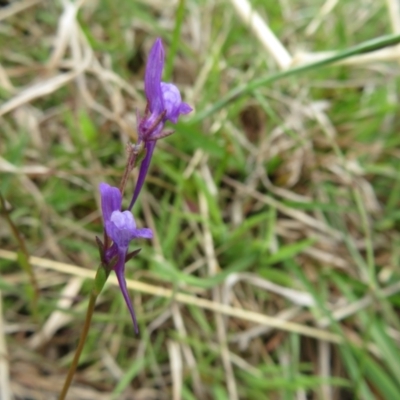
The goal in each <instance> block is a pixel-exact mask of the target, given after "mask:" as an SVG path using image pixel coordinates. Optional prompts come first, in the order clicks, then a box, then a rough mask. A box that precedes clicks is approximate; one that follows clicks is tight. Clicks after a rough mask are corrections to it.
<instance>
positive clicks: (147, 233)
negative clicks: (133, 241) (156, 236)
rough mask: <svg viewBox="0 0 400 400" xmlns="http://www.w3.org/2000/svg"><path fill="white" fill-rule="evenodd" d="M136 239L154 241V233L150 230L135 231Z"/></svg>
mask: <svg viewBox="0 0 400 400" xmlns="http://www.w3.org/2000/svg"><path fill="white" fill-rule="evenodd" d="M135 238H143V239H152V238H153V231H152V230H151V229H150V228H139V229H136V231H135Z"/></svg>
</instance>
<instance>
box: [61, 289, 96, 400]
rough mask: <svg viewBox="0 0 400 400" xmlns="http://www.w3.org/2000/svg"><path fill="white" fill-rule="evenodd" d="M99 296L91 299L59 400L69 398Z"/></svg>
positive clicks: (92, 296) (91, 295) (93, 295)
mask: <svg viewBox="0 0 400 400" xmlns="http://www.w3.org/2000/svg"><path fill="white" fill-rule="evenodd" d="M96 300H97V295H96V294H95V293H94V292H92V293H91V294H90V298H89V305H88V308H87V311H86V318H85V323H84V325H83V329H82V332H81V337H80V338H79V343H78V347H77V348H76V351H75V355H74V359H73V360H72V364H71V366H70V367H69V371H68V375H67V377H66V378H65V382H64V386H63V388H62V391H61V394H60V396H59V397H58V400H64V399H65V398H66V396H67V393H68V389H69V387H70V385H71V382H72V379H73V377H74V375H75V372H76V368H77V366H78V362H79V358H80V356H81V354H82V350H83V347H84V346H85V342H86V338H87V335H88V333H89V328H90V323H91V321H92V317H93V312H94V307H95V305H96Z"/></svg>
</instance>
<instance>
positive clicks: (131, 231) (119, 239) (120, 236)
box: [106, 210, 136, 248]
mask: <svg viewBox="0 0 400 400" xmlns="http://www.w3.org/2000/svg"><path fill="white" fill-rule="evenodd" d="M106 231H107V234H108V235H109V236H110V238H111V239H112V240H113V241H114V242H115V243H116V244H117V246H118V248H128V246H129V243H130V241H131V240H132V239H133V238H135V237H136V223H135V219H134V218H133V215H132V213H131V212H130V211H123V212H121V211H118V210H117V211H114V212H113V213H112V214H111V218H110V220H109V221H107V222H106Z"/></svg>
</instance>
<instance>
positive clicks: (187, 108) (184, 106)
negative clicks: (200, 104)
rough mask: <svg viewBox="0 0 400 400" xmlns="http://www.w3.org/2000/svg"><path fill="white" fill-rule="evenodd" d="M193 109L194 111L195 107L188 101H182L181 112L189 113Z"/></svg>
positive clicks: (183, 113)
mask: <svg viewBox="0 0 400 400" xmlns="http://www.w3.org/2000/svg"><path fill="white" fill-rule="evenodd" d="M191 111H193V108H192V107H190V106H189V104H188V103H184V102H182V103H181V106H180V107H179V113H180V114H182V115H185V114H189V113H190V112H191Z"/></svg>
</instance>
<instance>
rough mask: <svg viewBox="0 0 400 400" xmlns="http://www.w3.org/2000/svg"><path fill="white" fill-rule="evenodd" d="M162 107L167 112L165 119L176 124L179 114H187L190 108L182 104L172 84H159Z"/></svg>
mask: <svg viewBox="0 0 400 400" xmlns="http://www.w3.org/2000/svg"><path fill="white" fill-rule="evenodd" d="M161 90H162V94H163V99H164V107H165V110H166V111H167V113H166V115H165V118H166V119H168V120H170V121H171V122H172V123H174V124H176V123H177V122H178V118H179V116H180V114H187V113H189V112H190V111H192V108H191V107H190V106H189V105H188V104H186V103H183V102H182V98H181V94H180V92H179V89H178V88H177V87H176V86H175V85H174V84H173V83H165V82H161Z"/></svg>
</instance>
